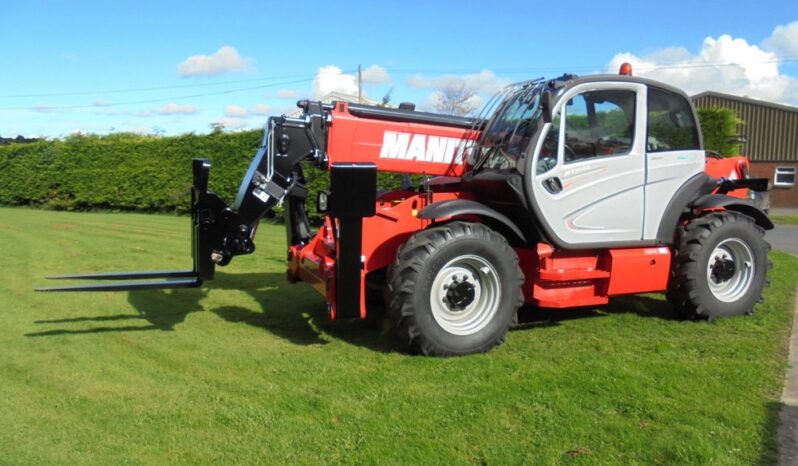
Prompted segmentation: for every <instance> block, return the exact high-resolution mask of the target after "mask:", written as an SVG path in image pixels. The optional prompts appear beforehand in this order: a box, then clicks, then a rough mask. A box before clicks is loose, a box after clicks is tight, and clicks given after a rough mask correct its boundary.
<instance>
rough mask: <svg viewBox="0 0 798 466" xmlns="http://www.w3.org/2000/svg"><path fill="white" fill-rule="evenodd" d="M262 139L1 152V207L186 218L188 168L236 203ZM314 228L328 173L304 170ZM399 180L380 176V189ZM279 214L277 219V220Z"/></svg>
mask: <svg viewBox="0 0 798 466" xmlns="http://www.w3.org/2000/svg"><path fill="white" fill-rule="evenodd" d="M261 136H262V134H261V131H247V132H240V133H216V134H208V135H195V134H186V135H182V136H174V137H159V136H141V135H136V134H112V135H108V136H97V135H80V136H70V137H68V138H66V139H63V140H53V141H39V142H36V143H32V144H10V145H6V146H0V204H3V205H35V206H42V207H48V208H54V209H66V210H87V209H94V208H100V209H114V210H137V211H147V212H155V211H158V212H178V213H183V212H187V211H188V208H189V190H190V188H191V160H192V159H194V158H205V159H208V160H210V161H211V164H212V168H211V177H210V182H209V185H210V189H211V190H212V191H214V192H215V193H217V194H219V195H220V196H221V197H222V199H225V200H226V201H227V202H229V203H232V202H233V200H234V199H235V195H236V193H237V192H238V186H239V184H240V183H241V179H242V178H243V176H244V173H245V172H246V170H247V167H248V166H249V163H250V161H251V160H252V157H253V155H254V154H255V151H256V150H257V148H258V145H259V144H260V140H261ZM305 176H306V177H307V179H308V185H309V186H308V187H309V188H310V191H311V192H310V197H309V201H308V204H309V206H311V208H310V209H309V210H310V214H311V218H313V219H314V220H317V221H318V220H319V218H320V216H319V215H318V214H316V213H315V208H313V207H312V206H313V205H315V196H316V193H317V192H318V191H319V190H320V189H326V188H327V186H328V180H327V175H326V173H325V172H323V171H322V170H319V169H314V168H312V167H306V170H305ZM398 183H399V177H398V176H397V175H389V174H380V178H379V184H380V186H382V187H395V186H397V185H398ZM278 213H279V212H278Z"/></svg>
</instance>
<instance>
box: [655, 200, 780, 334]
mask: <svg viewBox="0 0 798 466" xmlns="http://www.w3.org/2000/svg"><path fill="white" fill-rule="evenodd" d="M763 235H764V230H762V228H760V227H759V226H757V225H756V224H755V223H754V220H753V219H752V218H751V217H749V216H747V215H743V214H740V213H738V212H731V211H726V212H718V213H712V214H709V215H707V216H705V217H699V218H696V219H693V220H691V221H690V222H688V223H687V224H686V225H685V226H684V227H682V228H681V229H680V231H679V238H678V242H677V245H676V247H677V250H678V252H677V254H676V257H675V258H674V264H673V269H672V272H671V280H670V284H669V287H668V288H669V289H668V301H670V302H671V304H673V305H674V307H675V308H676V310H677V312H679V313H680V314H682V315H683V316H684V317H687V318H693V319H695V318H702V319H709V320H712V319H715V318H716V317H725V316H734V315H741V314H750V313H752V312H753V308H754V305H756V303H757V302H760V301H761V300H762V290H763V289H764V287H765V285H766V284H767V272H768V269H769V268H770V262H769V261H768V257H767V255H768V251H769V249H770V245H768V243H767V242H766V241H765V240H764V238H763Z"/></svg>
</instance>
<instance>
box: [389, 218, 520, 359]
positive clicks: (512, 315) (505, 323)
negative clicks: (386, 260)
mask: <svg viewBox="0 0 798 466" xmlns="http://www.w3.org/2000/svg"><path fill="white" fill-rule="evenodd" d="M523 281H524V280H523V274H522V273H521V269H520V268H519V267H518V256H517V255H516V253H515V251H513V249H512V248H511V247H510V246H509V245H508V244H507V241H506V240H505V239H504V237H502V236H501V235H500V234H498V233H496V232H495V231H493V230H491V229H490V228H488V227H486V226H484V225H481V224H478V223H464V222H453V223H449V224H446V225H442V226H439V227H434V228H430V229H428V230H424V231H420V232H418V233H416V234H415V235H413V236H411V237H410V239H409V240H408V241H407V243H405V244H404V245H403V246H402V247H401V248H399V251H398V253H397V257H396V261H395V262H394V264H393V266H391V268H390V269H389V272H388V290H389V297H388V315H389V317H390V318H391V321H392V323H393V325H394V327H395V328H396V330H397V332H398V335H399V337H400V338H401V339H402V340H403V341H404V342H405V343H406V344H407V345H408V346H409V347H410V348H411V350H412V351H414V352H417V353H421V354H425V355H437V356H452V355H463V354H470V353H479V352H484V351H488V350H489V349H491V348H492V347H494V346H495V345H497V344H500V343H501V342H503V341H504V338H505V335H506V333H507V330H508V329H509V327H510V326H511V325H512V324H513V323H514V322H516V319H517V310H518V307H520V305H521V304H523V295H522V293H521V286H522V285H523Z"/></svg>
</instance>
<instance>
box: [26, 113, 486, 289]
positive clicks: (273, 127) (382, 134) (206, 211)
mask: <svg viewBox="0 0 798 466" xmlns="http://www.w3.org/2000/svg"><path fill="white" fill-rule="evenodd" d="M297 105H298V106H299V107H300V108H301V109H302V110H303V111H304V112H303V114H302V116H301V117H299V118H289V117H286V116H285V115H283V116H280V117H271V118H269V120H268V122H267V123H266V128H265V131H264V136H263V139H262V141H261V145H260V147H259V148H258V151H257V153H256V154H255V157H254V158H253V160H252V162H251V163H250V165H249V168H248V170H247V172H246V175H245V176H244V179H243V180H242V182H241V186H240V187H239V189H238V194H237V195H236V198H235V201H234V203H233V205H232V207H231V206H228V205H227V204H226V203H225V202H224V200H222V199H221V198H220V197H219V196H217V195H216V194H214V193H212V192H209V191H208V189H207V186H208V177H209V171H210V163H209V162H208V161H206V160H198V159H197V160H194V163H193V171H194V182H193V186H192V200H191V218H192V220H191V221H192V256H193V262H194V266H193V268H192V270H179V271H157V272H132V273H127V272H125V273H109V274H88V275H63V276H56V277H48V278H51V279H95V280H110V281H115V282H117V281H123V280H148V281H136V282H127V283H100V284H90V285H78V286H66V287H48V288H40V289H39V291H99V290H104V291H123V290H134V289H152V288H183V287H196V286H200V285H201V284H202V282H203V280H209V279H212V278H213V275H214V271H215V267H216V265H222V266H223V265H227V264H228V263H230V261H231V260H232V258H233V257H235V256H237V255H242V254H250V253H252V252H254V251H255V244H254V243H253V239H254V237H255V232H256V230H257V226H258V222H259V221H260V219H261V218H262V217H263V216H264V215H266V214H267V213H268V212H269V211H271V210H272V209H273V208H274V207H275V206H278V205H281V204H282V203H283V202H284V201H285V202H286V224H287V234H288V243H289V245H296V244H304V243H306V242H307V241H309V240H310V239H311V237H312V232H311V228H310V223H309V221H308V218H307V213H306V210H305V200H306V198H307V188H306V187H305V179H304V176H303V173H302V167H301V162H302V161H309V162H311V163H313V164H314V165H316V166H318V167H321V168H325V169H326V168H329V167H330V166H332V165H334V164H341V163H343V165H346V164H350V165H355V166H356V165H370V166H372V167H374V168H375V169H376V170H378V171H393V172H404V173H420V174H427V175H460V174H462V172H463V171H464V166H465V159H466V156H467V151H468V149H469V148H470V146H471V144H472V141H473V140H474V139H475V138H476V136H477V133H476V131H473V130H474V129H475V121H474V120H472V119H469V118H459V117H448V116H442V115H436V114H429V113H424V112H415V111H408V110H394V109H383V108H377V107H369V106H362V105H351V106H350V105H348V104H346V103H342V102H338V103H334V104H332V105H327V104H322V103H321V102H313V101H307V100H303V101H300V102H298V103H297ZM333 121H335V124H333ZM367 184H369V185H370V184H372V183H367ZM372 191H373V189H372ZM341 194H342V195H343V193H341ZM350 194H351V193H350ZM344 197H346V196H344ZM356 197H357V196H356ZM361 197H362V196H361ZM334 198H335V193H333V199H334ZM359 200H363V199H359ZM339 207H340V206H339ZM337 210H338V214H333V216H334V217H336V218H339V219H342V218H344V217H346V218H349V217H353V216H352V215H350V212H347V211H346V207H345V206H343V207H340V208H339V209H337ZM348 224H353V223H352V221H348ZM342 233H343V231H342ZM342 243H344V241H342ZM345 243H347V244H350V246H349V247H348V249H351V250H352V251H354V250H355V246H357V248H358V250H359V244H355V243H359V241H358V240H357V237H356V236H349V239H348V240H347V241H345ZM345 248H346V247H345ZM341 254H343V251H339V255H341ZM354 254H355V253H354V252H352V254H351V255H353V257H354ZM357 257H359V255H358V256H357ZM349 262H352V263H354V259H353V260H352V261H349ZM151 279H165V280H163V281H151Z"/></svg>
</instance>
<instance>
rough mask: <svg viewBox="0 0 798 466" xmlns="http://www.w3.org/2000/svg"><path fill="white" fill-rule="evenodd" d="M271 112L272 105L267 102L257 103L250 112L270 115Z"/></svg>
mask: <svg viewBox="0 0 798 466" xmlns="http://www.w3.org/2000/svg"><path fill="white" fill-rule="evenodd" d="M270 112H271V107H269V106H268V105H266V104H255V105H254V106H253V107H252V109H251V110H250V111H249V113H251V114H253V115H259V116H262V115H268V114H269V113H270Z"/></svg>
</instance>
